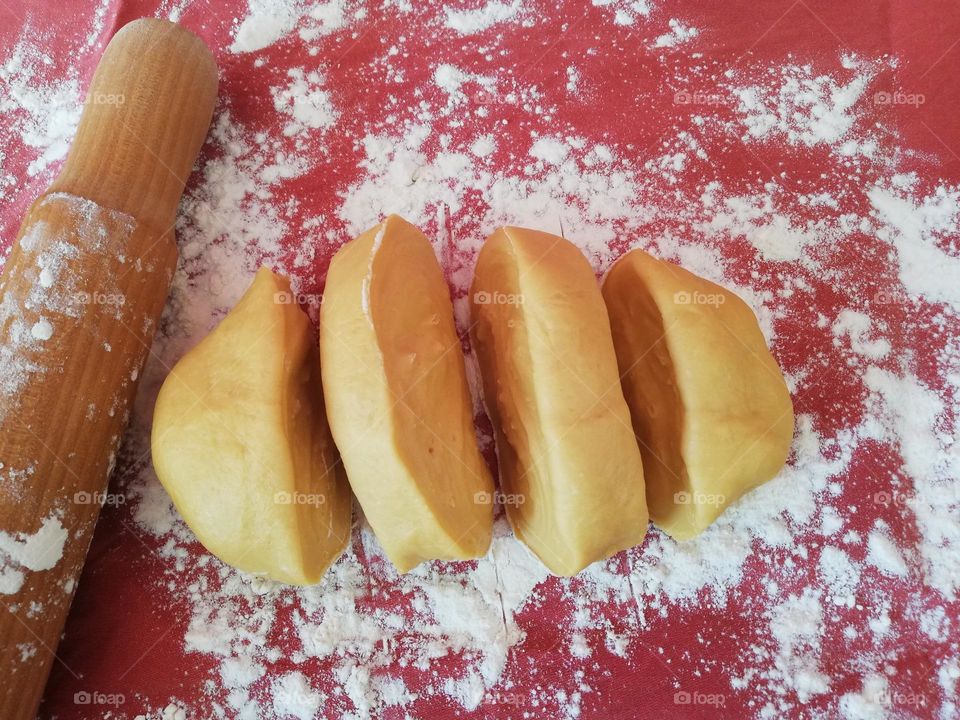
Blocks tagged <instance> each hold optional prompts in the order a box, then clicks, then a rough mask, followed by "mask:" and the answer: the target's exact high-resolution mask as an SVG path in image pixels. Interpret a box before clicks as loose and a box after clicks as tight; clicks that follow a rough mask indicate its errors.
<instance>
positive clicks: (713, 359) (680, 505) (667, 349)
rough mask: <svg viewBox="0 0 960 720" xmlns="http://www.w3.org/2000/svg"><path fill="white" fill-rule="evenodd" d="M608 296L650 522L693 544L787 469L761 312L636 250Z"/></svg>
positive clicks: (786, 431)
mask: <svg viewBox="0 0 960 720" xmlns="http://www.w3.org/2000/svg"><path fill="white" fill-rule="evenodd" d="M603 296H604V299H605V300H606V303H607V308H608V309H609V311H610V323H611V327H612V329H613V340H614V344H615V345H616V348H617V358H618V361H619V363H620V371H621V373H622V375H623V388H624V393H625V395H626V398H627V402H628V404H629V405H630V410H631V415H632V417H633V425H634V429H635V431H636V434H637V438H638V440H639V441H640V447H641V450H642V452H643V465H644V470H645V471H646V476H647V502H648V503H649V505H650V516H651V518H652V519H653V521H654V523H656V524H657V525H658V526H659V527H661V528H662V529H663V530H665V531H666V532H667V533H669V534H670V535H671V536H673V537H674V538H676V539H678V540H685V539H688V538H691V537H694V536H695V535H698V534H699V533H701V532H702V531H703V530H704V529H705V528H706V527H707V526H708V525H709V524H710V523H712V522H713V521H714V520H715V519H716V518H717V517H718V516H719V515H720V513H722V512H723V510H724V508H726V507H727V506H728V505H729V504H730V503H732V502H734V501H735V500H737V498H739V497H740V496H742V495H743V494H744V493H746V492H747V491H749V490H750V489H752V488H754V487H756V486H757V485H759V484H761V483H763V482H765V481H766V480H769V479H770V478H772V477H773V476H774V475H776V473H777V471H778V470H779V469H780V468H781V467H782V466H783V463H784V462H785V460H786V457H787V453H788V451H789V448H790V442H791V439H792V437H793V407H792V404H791V402H790V393H789V392H788V390H787V386H786V384H785V383H784V380H783V375H782V374H781V373H780V368H779V367H778V366H777V363H776V361H775V360H774V359H773V357H772V356H771V355H770V352H769V351H768V350H767V345H766V342H765V341H764V338H763V334H762V333H761V332H760V327H759V325H758V323H757V318H756V316H755V315H754V314H753V311H752V310H751V309H750V308H749V307H748V306H747V304H746V303H744V302H743V301H742V300H741V299H740V298H739V297H737V296H736V295H735V294H733V293H732V292H729V291H728V290H725V289H724V288H722V287H720V286H719V285H715V284H714V283H712V282H709V281H708V280H704V279H703V278H701V277H697V276H696V275H694V274H693V273H690V272H687V271H686V270H684V269H683V268H680V267H678V266H676V265H674V264H672V263H668V262H664V261H661V260H657V259H656V258H654V257H652V256H650V255H648V254H647V253H645V252H643V251H642V250H633V251H632V252H629V253H627V254H626V255H625V256H624V257H622V258H621V259H620V260H619V261H617V263H616V264H615V265H614V266H613V268H612V269H611V270H610V272H609V273H608V275H607V277H606V279H605V280H604V283H603Z"/></svg>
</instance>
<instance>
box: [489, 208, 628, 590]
mask: <svg viewBox="0 0 960 720" xmlns="http://www.w3.org/2000/svg"><path fill="white" fill-rule="evenodd" d="M470 300H471V308H472V312H473V326H472V328H473V329H472V332H471V336H472V340H473V347H474V349H475V350H476V353H477V358H478V360H479V363H480V370H481V375H482V378H483V395H484V398H485V401H486V406H487V411H488V413H489V415H490V419H491V421H492V423H493V426H494V429H495V432H496V438H497V454H498V457H499V462H500V482H501V485H502V487H503V493H504V496H503V499H504V504H505V506H506V511H507V516H508V518H509V519H510V523H511V524H512V525H513V529H514V532H515V533H516V534H517V536H518V537H519V538H520V539H521V540H522V541H523V542H524V543H526V544H527V546H528V547H530V549H531V550H533V552H534V553H536V555H537V556H538V557H539V558H540V559H541V560H542V561H543V563H544V564H545V565H546V566H547V567H548V568H549V569H550V570H551V571H553V572H554V573H556V574H559V575H574V574H576V573H577V572H579V571H580V570H582V569H583V568H584V567H586V566H587V565H589V564H590V563H592V562H595V561H597V560H601V559H603V558H606V557H609V556H610V555H613V554H614V553H616V552H618V551H620V550H623V549H625V548H629V547H632V546H634V545H637V544H639V543H640V542H641V541H642V540H643V538H644V535H645V534H646V531H647V506H646V501H645V499H644V481H643V466H642V461H641V457H640V450H639V449H638V447H637V442H636V439H635V438H634V435H633V429H632V427H631V425H630V414H629V410H628V409H627V405H626V402H625V401H624V397H623V391H622V389H621V387H620V380H619V376H618V373H617V359H616V355H615V353H614V348H613V341H612V339H611V337H610V324H609V320H608V318H607V310H606V307H605V306H604V304H603V298H602V297H601V295H600V289H599V287H598V286H597V280H596V277H595V276H594V273H593V269H592V268H591V267H590V264H589V263H588V262H587V260H586V258H584V256H583V255H582V254H581V253H580V251H579V250H578V249H577V248H576V247H575V246H574V245H573V244H571V243H569V242H567V241H566V240H564V239H563V238H560V237H557V236H555V235H549V234H547V233H543V232H537V231H535V230H524V229H521V228H513V227H505V228H500V229H499V230H497V231H496V232H495V233H494V234H493V235H492V236H491V237H490V238H489V239H488V240H487V242H486V244H485V245H484V246H483V249H482V250H481V252H480V257H479V260H478V261H477V269H476V276H475V277H474V280H473V287H472V288H471V293H470Z"/></svg>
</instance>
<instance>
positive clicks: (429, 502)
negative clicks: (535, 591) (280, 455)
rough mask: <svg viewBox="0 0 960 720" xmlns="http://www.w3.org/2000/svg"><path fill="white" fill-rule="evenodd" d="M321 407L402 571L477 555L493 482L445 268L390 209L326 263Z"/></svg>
mask: <svg viewBox="0 0 960 720" xmlns="http://www.w3.org/2000/svg"><path fill="white" fill-rule="evenodd" d="M320 356H321V364H322V368H323V385H324V388H325V390H326V403H327V415H328V417H329V418H330V428H331V430H332V431H333V437H334V438H335V440H336V442H337V446H338V447H339V448H340V451H341V453H342V455H343V462H344V465H346V468H347V475H348V477H349V478H350V484H351V486H352V487H353V491H354V493H355V494H356V496H357V499H358V500H359V501H360V505H361V506H362V508H363V511H364V514H365V515H366V517H367V520H369V522H370V525H371V526H372V527H373V530H374V532H375V533H376V535H377V538H378V539H379V541H380V544H381V545H382V546H383V549H384V552H385V553H386V555H387V557H388V558H390V560H391V561H392V562H393V564H394V565H395V566H396V567H397V569H398V570H399V571H400V572H406V571H408V570H410V569H411V568H413V567H414V566H416V565H418V564H419V563H421V562H423V561H424V560H433V559H443V560H455V559H465V558H473V557H479V556H481V555H484V554H485V553H486V551H487V548H488V547H489V545H490V540H491V536H492V532H493V506H492V503H491V502H490V497H491V493H492V491H493V481H492V479H491V477H490V471H489V469H488V468H487V465H486V463H485V462H484V460H483V457H482V456H481V454H480V451H479V449H478V447H477V439H476V434H475V431H474V425H473V403H472V401H471V398H470V391H469V388H468V387H467V379H466V373H465V370H464V361H463V354H462V349H461V342H460V339H459V338H458V337H457V331H456V327H455V325H454V321H453V306H452V304H451V302H450V292H449V289H448V288H447V284H446V281H445V280H444V278H443V273H442V272H441V270H440V266H439V264H438V263H437V259H436V257H435V256H434V252H433V248H432V246H431V245H430V242H429V240H427V238H426V237H425V236H424V235H423V233H421V232H420V231H419V230H418V229H417V228H415V227H414V226H413V225H411V224H410V223H408V222H406V221H405V220H403V219H402V218H400V217H397V216H396V215H391V216H390V217H389V218H387V219H386V220H385V221H384V222H383V223H381V224H380V225H378V226H376V227H374V228H372V229H371V230H369V231H367V232H366V233H364V234H363V235H361V236H360V237H358V238H356V239H355V240H353V241H352V242H349V243H347V244H346V245H345V246H344V247H342V248H341V249H340V250H339V251H338V252H337V254H336V256H335V257H334V258H333V261H332V262H331V263H330V269H329V271H328V273H327V286H326V290H325V291H324V297H323V305H322V307H321V311H320Z"/></svg>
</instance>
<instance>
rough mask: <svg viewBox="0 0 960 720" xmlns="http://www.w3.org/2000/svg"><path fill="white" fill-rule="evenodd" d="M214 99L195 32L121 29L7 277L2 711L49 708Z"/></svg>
mask: <svg viewBox="0 0 960 720" xmlns="http://www.w3.org/2000/svg"><path fill="white" fill-rule="evenodd" d="M216 96H217V67H216V63H215V61H214V59H213V57H212V55H211V54H210V51H209V50H208V49H207V48H206V46H205V45H204V44H203V41H202V40H200V39H199V38H198V37H196V36H195V35H193V34H192V33H190V32H189V31H187V30H185V29H183V28H181V27H178V26H177V25H174V24H172V23H169V22H165V21H162V20H153V19H142V20H137V21H135V22H132V23H130V24H129V25H126V26H125V27H123V28H122V29H121V30H120V31H119V32H118V33H117V34H116V35H115V36H114V38H113V40H111V42H110V44H109V45H108V46H107V48H106V50H105V51H104V54H103V58H102V59H101V61H100V64H99V66H98V67H97V70H96V73H95V74H94V76H93V81H92V83H91V87H90V92H89V94H88V96H87V99H86V103H85V107H84V111H83V115H82V117H81V119H80V126H79V128H78V129H77V135H76V138H75V140H74V142H73V145H72V147H71V149H70V154H69V156H68V158H67V160H66V163H65V165H64V168H63V171H62V172H61V173H60V176H59V177H58V178H57V180H56V181H55V182H54V183H53V185H52V186H51V187H50V189H49V190H48V191H47V192H46V193H45V194H43V195H42V196H41V197H40V198H39V199H38V200H37V201H36V202H35V203H34V204H33V205H32V206H31V207H30V210H29V211H28V212H27V216H26V218H25V219H24V221H23V225H22V226H21V228H20V233H19V235H18V236H17V239H16V240H15V242H14V244H13V247H12V249H11V252H10V256H9V258H8V259H7V261H6V264H5V267H4V269H3V274H2V276H0V601H2V603H3V606H4V610H3V611H2V612H0V718H2V719H3V720H21V719H22V720H26V719H27V718H33V717H35V716H36V712H37V707H38V705H39V703H40V698H41V694H42V692H43V688H44V685H45V683H46V680H47V676H48V674H49V672H50V666H51V664H52V662H53V660H54V657H55V652H56V648H57V643H58V641H59V639H60V635H61V633H62V632H63V626H64V621H65V619H66V615H67V610H68V609H69V607H70V601H71V599H72V597H73V592H74V588H75V587H76V581H77V579H78V577H79V575H80V571H81V569H82V567H83V561H84V557H85V555H86V552H87V548H88V546H89V543H90V538H91V536H92V535H93V528H94V525H95V523H96V520H97V515H98V513H99V510H100V505H101V502H102V500H103V499H104V498H105V497H106V496H105V493H106V489H107V480H108V478H109V475H110V473H111V471H112V469H113V464H114V459H115V453H116V451H117V447H118V443H119V441H120V437H121V435H122V433H123V430H124V426H125V425H126V422H127V419H128V409H129V408H130V406H131V403H132V401H133V398H134V394H135V392H136V387H137V377H138V376H139V374H140V371H141V369H142V366H143V363H144V360H145V359H146V356H147V353H148V352H149V348H150V343H151V340H152V337H153V333H154V329H155V327H156V325H157V322H158V320H159V318H160V313H161V311H162V309H163V306H164V303H165V301H166V297H167V293H168V291H169V287H170V280H171V278H172V276H173V272H174V269H175V267H176V262H177V249H176V243H175V238H174V230H173V226H174V222H175V217H176V211H177V204H178V203H179V201H180V196H181V194H182V193H183V188H184V184H185V182H186V178H187V177H188V176H189V174H190V171H191V168H192V167H193V163H194V162H195V160H196V158H197V154H198V153H199V151H200V147H201V145H202V144H203V139H204V136H205V135H206V133H207V129H208V128H209V126H210V119H211V116H212V114H213V106H214V103H215V101H216ZM91 650H92V651H95V649H91ZM89 691H90V692H91V693H94V692H104V693H109V692H111V689H109V688H89ZM114 691H115V690H114ZM81 701H82V699H81ZM107 709H109V708H96V712H95V713H94V714H96V715H97V716H99V715H100V714H102V713H103V712H104V711H105V710H107Z"/></svg>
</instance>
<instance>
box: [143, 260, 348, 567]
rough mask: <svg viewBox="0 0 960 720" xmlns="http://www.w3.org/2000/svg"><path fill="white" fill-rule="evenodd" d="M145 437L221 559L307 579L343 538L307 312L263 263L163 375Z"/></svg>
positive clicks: (343, 495) (338, 475) (344, 511)
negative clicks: (234, 300)
mask: <svg viewBox="0 0 960 720" xmlns="http://www.w3.org/2000/svg"><path fill="white" fill-rule="evenodd" d="M152 446H153V464H154V467H155V468H156V471H157V476H158V477H159V478H160V481H161V482H162V483H163V486H164V487H165V488H166V489H167V492H169V493H170V496H171V497H172V498H173V502H174V504H176V506H177V509H178V510H179V511H180V514H181V515H183V518H184V520H186V521H187V524H188V525H189V526H190V528H191V529H192V530H193V531H194V532H195V533H196V535H197V537H198V538H199V539H200V542H202V543H203V544H204V546H205V547H206V548H207V549H208V550H209V551H210V552H212V553H213V554H214V555H216V556H217V557H219V558H220V559H221V560H223V561H224V562H226V563H228V564H230V565H233V566H234V567H237V568H240V569H241V570H245V571H247V572H251V573H257V574H262V575H266V576H268V577H270V578H272V579H274V580H277V581H280V582H285V583H292V584H295V585H307V584H312V583H315V582H317V581H319V580H320V577H321V576H322V575H323V573H324V571H325V570H326V569H327V567H328V566H329V565H330V563H332V562H333V561H334V560H336V559H337V557H338V556H339V555H340V553H341V552H342V551H343V549H344V547H346V544H347V541H348V540H349V537H350V524H351V522H350V514H351V497H350V489H349V486H348V485H347V482H346V479H345V478H344V477H343V474H342V471H341V470H340V467H339V462H338V458H337V451H336V448H335V447H334V445H333V439H332V438H331V436H330V430H329V428H328V426H327V421H326V417H325V415H324V408H323V391H322V388H321V384H320V367H319V364H318V357H317V350H316V345H315V344H314V339H313V332H312V330H311V327H310V321H309V319H308V318H307V316H306V315H305V314H304V313H303V311H302V310H300V308H298V307H297V306H296V305H295V304H293V303H292V300H291V295H290V285H289V283H288V282H287V280H286V279H284V278H282V277H279V276H277V275H275V274H273V273H272V272H271V271H270V270H268V269H266V268H261V269H260V271H259V272H258V273H257V276H256V278H255V279H254V281H253V284H252V285H251V286H250V288H249V289H248V290H247V292H246V293H245V294H244V296H243V298H241V300H240V302H239V303H237V305H236V307H234V308H233V310H231V311H230V312H229V313H228V314H227V316H226V317H225V318H224V319H223V321H222V322H221V323H220V325H219V326H218V327H217V328H216V329H215V330H214V331H213V332H212V333H210V335H208V336H207V337H206V338H205V339H204V340H203V341H201V342H200V344H199V345H197V346H196V347H195V348H194V349H193V350H191V351H190V352H189V353H187V354H186V355H185V356H184V357H183V358H182V359H181V360H180V362H178V363H177V364H176V366H175V367H174V368H173V370H172V371H171V372H170V375H169V376H168V377H167V379H166V381H165V382H164V384H163V387H162V388H161V390H160V395H159V397H158V398H157V405H156V409H155V411H154V416H153V436H152Z"/></svg>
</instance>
